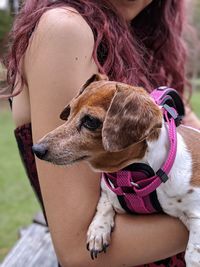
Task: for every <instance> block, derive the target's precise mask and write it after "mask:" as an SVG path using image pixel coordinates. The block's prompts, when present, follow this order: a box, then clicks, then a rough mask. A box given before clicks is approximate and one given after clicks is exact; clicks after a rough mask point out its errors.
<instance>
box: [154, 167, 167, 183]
mask: <svg viewBox="0 0 200 267" xmlns="http://www.w3.org/2000/svg"><path fill="white" fill-rule="evenodd" d="M156 175H157V176H159V177H160V179H161V180H162V182H163V183H166V182H167V180H168V179H169V177H168V176H167V174H166V173H165V172H164V171H163V170H162V169H159V170H158V171H157V172H156Z"/></svg>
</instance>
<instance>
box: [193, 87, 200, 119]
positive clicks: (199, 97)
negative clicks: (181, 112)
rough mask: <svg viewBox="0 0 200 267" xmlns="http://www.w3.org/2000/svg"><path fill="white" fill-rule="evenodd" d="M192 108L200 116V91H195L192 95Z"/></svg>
mask: <svg viewBox="0 0 200 267" xmlns="http://www.w3.org/2000/svg"><path fill="white" fill-rule="evenodd" d="M192 108H193V110H194V111H195V112H196V114H197V115H198V116H199V118H200V91H197V92H195V93H194V95H193V97H192Z"/></svg>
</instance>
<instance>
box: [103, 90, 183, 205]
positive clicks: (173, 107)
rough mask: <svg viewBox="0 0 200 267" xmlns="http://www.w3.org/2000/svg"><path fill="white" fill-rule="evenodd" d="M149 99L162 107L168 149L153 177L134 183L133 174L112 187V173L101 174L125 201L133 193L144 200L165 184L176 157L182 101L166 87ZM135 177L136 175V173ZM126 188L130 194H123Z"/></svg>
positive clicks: (156, 91)
mask: <svg viewBox="0 0 200 267" xmlns="http://www.w3.org/2000/svg"><path fill="white" fill-rule="evenodd" d="M151 97H152V98H153V99H154V101H155V103H156V104H157V105H159V106H161V107H162V111H163V117H164V119H165V121H166V124H167V129H168V137H169V144H170V148H169V152H168V156H167V159H166V161H165V163H164V164H163V166H162V167H161V168H160V169H159V170H158V171H157V172H156V173H155V174H154V175H153V176H150V177H149V176H148V177H143V178H142V179H136V181H135V179H134V180H133V177H134V172H133V173H132V174H133V177H132V175H128V176H127V177H126V179H125V180H126V181H124V182H125V183H124V182H122V184H121V185H120V183H121V182H119V184H118V183H117V184H115V186H113V185H112V184H113V179H112V178H113V175H112V173H103V178H104V179H105V182H106V184H107V186H108V187H109V188H110V189H111V190H112V191H113V192H114V193H116V194H117V195H118V196H124V197H125V196H127V199H128V198H129V197H128V195H130V197H132V195H133V193H134V194H135V196H137V198H145V197H147V196H148V195H150V194H151V193H152V192H154V191H155V190H156V189H157V188H158V187H159V186H160V185H161V183H165V182H166V181H167V180H168V179H169V178H168V174H169V172H170V170H171V168H172V166H173V163H174V160H175V157H176V151H177V132H176V126H178V125H179V124H180V122H181V119H182V117H183V116H184V106H183V103H182V100H181V98H180V96H179V95H178V93H177V92H176V91H175V90H174V89H171V88H168V87H159V88H157V89H155V90H154V91H153V92H152V93H151ZM123 172H124V171H123V170H121V171H119V172H117V173H118V174H119V175H117V176H116V178H115V179H117V177H121V175H123ZM135 175H137V172H136V173H135ZM110 182H111V183H112V184H111V183H110ZM127 187H128V188H129V191H130V192H131V194H129V193H127V192H124V188H127ZM128 201H129V202H130V201H131V199H128ZM147 202H148V201H147Z"/></svg>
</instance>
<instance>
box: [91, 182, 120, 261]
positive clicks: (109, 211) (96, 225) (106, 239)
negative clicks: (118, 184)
mask: <svg viewBox="0 0 200 267" xmlns="http://www.w3.org/2000/svg"><path fill="white" fill-rule="evenodd" d="M102 183H103V182H102ZM101 189H102V191H101V196H100V199H99V202H98V205H97V211H96V214H95V216H94V218H93V220H92V222H91V224H90V226H89V229H88V232H87V248H88V250H89V251H90V254H91V257H92V259H94V258H97V255H98V253H100V252H102V251H104V252H106V248H107V247H108V246H109V244H110V235H111V231H112V228H113V227H114V216H115V211H114V209H113V206H112V203H111V202H110V199H109V198H108V194H107V191H106V189H105V188H104V186H102V187H101Z"/></svg>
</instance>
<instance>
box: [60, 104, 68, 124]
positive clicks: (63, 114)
mask: <svg viewBox="0 0 200 267" xmlns="http://www.w3.org/2000/svg"><path fill="white" fill-rule="evenodd" d="M69 114H70V105H67V106H66V107H65V108H64V109H63V111H62V112H61V114H60V118H61V120H64V121H67V120H68V117H69Z"/></svg>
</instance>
